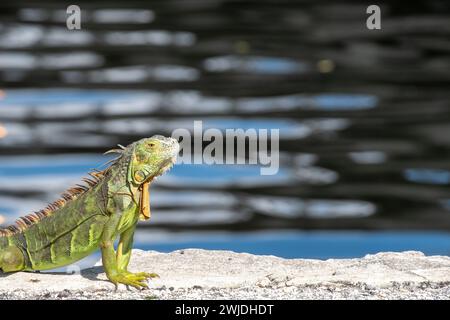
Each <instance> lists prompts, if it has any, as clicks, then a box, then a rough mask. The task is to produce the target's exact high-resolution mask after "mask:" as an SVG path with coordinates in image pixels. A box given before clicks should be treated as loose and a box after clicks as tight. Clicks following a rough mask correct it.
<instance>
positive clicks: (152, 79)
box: [0, 0, 450, 258]
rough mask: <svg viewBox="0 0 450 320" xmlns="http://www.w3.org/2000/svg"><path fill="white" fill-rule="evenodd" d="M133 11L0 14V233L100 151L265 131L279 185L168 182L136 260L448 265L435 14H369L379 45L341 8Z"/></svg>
mask: <svg viewBox="0 0 450 320" xmlns="http://www.w3.org/2000/svg"><path fill="white" fill-rule="evenodd" d="M143 3H145V4H144V5H143V4H142V3H139V2H133V3H130V2H120V1H119V2H116V4H115V5H106V4H105V3H104V2H96V1H90V2H86V3H83V2H80V3H79V5H80V7H81V9H82V14H83V20H82V21H83V22H82V30H80V31H68V30H67V29H66V27H65V17H66V14H65V11H64V9H65V8H64V7H62V6H61V5H60V4H58V3H54V4H52V3H51V2H50V3H46V4H34V5H33V6H30V5H25V2H23V3H22V2H21V1H15V2H14V3H1V4H0V88H1V98H0V219H1V220H4V221H3V222H4V224H9V223H12V222H13V221H14V219H15V218H17V217H18V216H21V215H24V214H26V213H29V212H32V211H34V210H38V209H40V208H41V207H43V206H45V205H46V203H47V202H48V201H51V200H54V199H55V198H56V197H57V196H58V194H59V193H60V192H62V191H63V190H65V189H67V187H68V186H70V185H73V184H75V183H78V182H79V181H80V178H81V177H82V176H84V175H85V173H86V172H87V171H88V170H90V169H92V168H98V167H99V166H101V165H102V164H103V163H105V162H106V161H107V160H108V158H107V157H105V156H101V153H102V152H104V151H105V150H107V149H110V148H111V147H113V146H114V145H115V144H117V143H120V144H123V145H126V144H127V143H130V142H132V141H134V140H136V139H139V138H142V137H146V136H151V135H153V134H163V135H170V134H171V132H172V131H173V130H174V129H177V128H192V125H193V121H194V120H203V122H204V127H205V128H206V127H215V128H219V129H221V130H225V129H227V128H243V129H248V128H256V129H258V128H261V129H263V128H268V129H270V128H278V129H280V138H281V141H280V151H281V155H280V160H281V167H280V170H279V172H278V174H277V175H275V176H261V175H259V167H258V166H250V165H240V166H238V165H214V166H209V165H185V164H180V165H178V166H175V167H174V168H173V169H172V171H170V173H169V174H168V175H166V176H164V177H161V178H160V180H158V181H157V184H156V185H155V188H154V189H153V190H154V191H153V193H152V200H151V201H152V208H153V209H152V211H153V216H152V220H151V221H150V222H149V223H143V224H141V225H140V231H139V234H138V236H137V241H136V242H137V244H136V245H137V246H138V247H140V248H145V249H155V250H161V251H169V250H173V249H179V248H186V247H201V248H212V249H229V250H235V251H246V252H254V253H260V254H274V255H279V256H285V257H316V258H328V257H355V256H362V255H364V254H366V253H374V252H377V251H382V250H384V251H386V250H395V251H400V250H421V251H424V252H426V253H428V254H449V253H450V251H449V250H450V233H449V231H450V192H449V185H450V162H449V159H450V94H449V91H448V89H449V85H450V74H449V71H450V59H449V53H450V42H449V40H448V39H450V28H449V24H448V21H450V20H449V18H450V13H449V6H448V4H447V3H445V2H443V1H428V2H423V4H415V5H412V4H409V5H408V8H406V7H404V6H403V5H402V4H401V3H400V2H398V3H397V2H391V3H385V2H381V5H382V12H383V20H382V30H380V31H369V30H367V29H366V27H365V19H366V14H365V5H366V4H364V5H360V4H358V3H356V2H350V1H347V2H333V4H329V3H326V2H323V3H322V1H319V2H317V1H316V2H302V3H297V4H296V3H295V2H283V3H279V2H277V3H275V2H273V1H260V2H258V3H259V4H258V5H256V4H255V3H253V2H245V1H242V2H233V1H206V0H205V1H160V2H159V1H158V2H148V3H147V2H143ZM120 8H121V9H120ZM111 9H114V10H111ZM61 10H62V11H61ZM130 10H132V11H130ZM133 10H134V11H133ZM136 10H137V11H136Z"/></svg>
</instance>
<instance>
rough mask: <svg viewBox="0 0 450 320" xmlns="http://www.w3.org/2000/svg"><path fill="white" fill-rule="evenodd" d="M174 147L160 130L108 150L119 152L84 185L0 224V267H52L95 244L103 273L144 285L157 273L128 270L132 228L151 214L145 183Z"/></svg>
mask: <svg viewBox="0 0 450 320" xmlns="http://www.w3.org/2000/svg"><path fill="white" fill-rule="evenodd" d="M119 146H120V145H119ZM178 151H179V145H178V142H177V141H176V140H175V139H172V138H165V137H163V136H159V135H157V136H153V137H151V138H146V139H141V140H139V141H137V142H134V143H132V144H130V145H129V146H128V147H126V148H125V147H123V146H120V149H113V150H109V151H107V152H106V153H117V154H118V155H119V156H118V157H117V158H116V159H114V160H111V162H110V163H108V164H109V166H108V167H107V168H106V169H105V170H103V171H98V170H94V171H92V172H90V173H89V175H90V176H91V177H90V178H85V179H84V181H85V183H86V185H77V186H76V187H74V188H71V189H69V190H68V191H66V192H65V193H64V194H63V195H62V197H61V198H60V199H59V200H57V201H55V202H53V203H52V204H49V205H48V207H46V208H45V209H43V210H41V211H38V212H35V213H32V214H30V215H27V216H25V217H22V218H19V219H18V220H17V221H16V224H15V225H13V226H10V227H7V228H3V229H0V269H2V271H3V272H14V271H32V270H48V269H54V268H58V267H62V266H65V265H68V264H71V263H74V262H76V261H78V260H80V259H82V258H84V257H86V256H88V255H89V254H91V253H92V252H93V251H95V250H97V249H99V248H100V249H101V252H102V262H103V267H104V269H105V272H106V275H107V277H108V279H109V280H110V281H111V282H113V283H114V284H115V285H116V288H117V285H118V284H119V283H123V284H125V285H130V286H133V287H135V288H143V287H147V284H146V283H145V280H147V279H148V278H152V277H157V275H156V274H154V273H145V272H139V273H131V272H129V271H128V270H127V267H128V263H129V261H130V256H131V249H132V244H133V235H134V230H135V228H136V224H137V222H138V220H139V219H141V220H147V219H149V218H150V204H149V187H150V183H151V182H152V181H153V180H154V179H155V178H156V177H157V176H160V175H161V174H163V173H164V172H165V171H167V170H168V169H170V168H171V167H172V165H173V164H174V163H175V160H176V157H177V154H178ZM118 237H120V239H119V242H118V245H117V248H116V250H115V248H114V242H115V239H116V238H118Z"/></svg>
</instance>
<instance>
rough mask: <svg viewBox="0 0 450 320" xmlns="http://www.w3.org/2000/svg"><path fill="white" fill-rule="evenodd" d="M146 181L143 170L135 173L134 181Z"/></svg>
mask: <svg viewBox="0 0 450 320" xmlns="http://www.w3.org/2000/svg"><path fill="white" fill-rule="evenodd" d="M144 180H145V174H144V172H142V171H141V170H138V171H136V172H135V173H134V181H136V182H139V183H140V182H144Z"/></svg>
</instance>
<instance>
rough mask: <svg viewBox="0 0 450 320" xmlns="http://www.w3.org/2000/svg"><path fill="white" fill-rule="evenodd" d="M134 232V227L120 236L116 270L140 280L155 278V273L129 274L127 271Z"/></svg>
mask: <svg viewBox="0 0 450 320" xmlns="http://www.w3.org/2000/svg"><path fill="white" fill-rule="evenodd" d="M135 230H136V225H134V226H133V227H131V228H128V229H127V230H125V231H124V232H123V233H122V234H121V235H120V240H119V245H118V246H117V256H116V258H117V268H118V270H119V272H120V273H123V274H130V275H131V274H132V275H135V276H137V277H140V278H141V280H144V279H148V278H157V277H159V276H158V275H157V274H156V273H147V272H138V273H131V272H129V271H128V263H129V262H130V258H131V249H132V248H133V236H134V231H135Z"/></svg>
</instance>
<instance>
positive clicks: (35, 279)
mask: <svg viewBox="0 0 450 320" xmlns="http://www.w3.org/2000/svg"><path fill="white" fill-rule="evenodd" d="M130 270H132V271H147V272H156V273H158V274H159V275H160V278H159V279H154V280H151V281H149V289H148V290H141V291H139V290H136V289H130V290H127V289H126V288H125V287H119V290H117V291H115V290H114V286H113V285H112V284H111V283H109V282H107V281H105V280H106V276H105V274H104V272H103V268H102V267H100V266H99V267H94V268H91V269H87V270H83V271H82V272H81V274H73V275H69V274H56V273H53V274H44V273H25V272H20V273H15V274H0V299H450V257H446V256H429V257H427V256H425V255H424V254H423V253H421V252H413V251H408V252H402V253H393V252H386V253H378V254H375V255H367V256H365V257H364V258H360V259H330V260H325V261H322V260H309V259H282V258H278V257H274V256H256V255H252V254H246V253H235V252H230V251H207V250H199V249H188V250H179V251H174V252H171V253H159V252H155V251H142V250H134V252H133V256H132V261H131V264H130Z"/></svg>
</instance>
